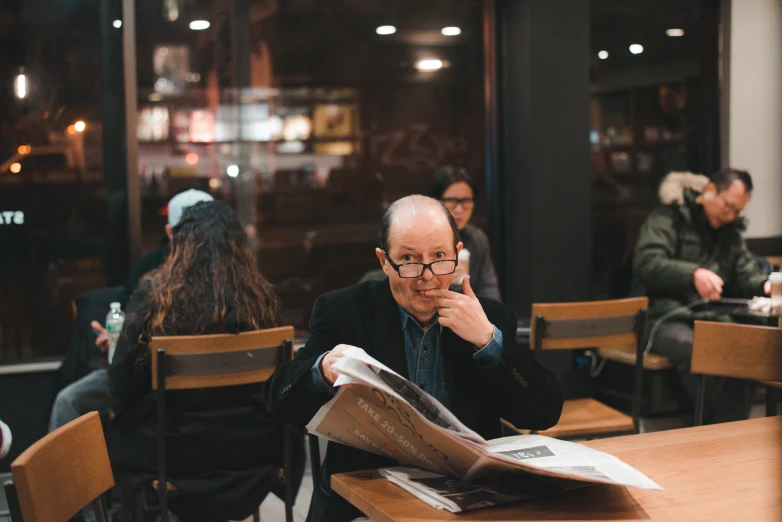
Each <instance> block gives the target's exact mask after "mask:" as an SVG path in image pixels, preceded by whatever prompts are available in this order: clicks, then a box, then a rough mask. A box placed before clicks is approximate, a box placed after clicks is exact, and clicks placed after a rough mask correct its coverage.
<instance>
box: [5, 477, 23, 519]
mask: <svg viewBox="0 0 782 522" xmlns="http://www.w3.org/2000/svg"><path fill="white" fill-rule="evenodd" d="M4 489H5V498H6V501H7V502H8V514H9V515H11V522H22V508H21V507H20V506H19V497H18V496H17V494H16V486H14V483H13V482H10V481H9V482H6V483H5V485H4Z"/></svg>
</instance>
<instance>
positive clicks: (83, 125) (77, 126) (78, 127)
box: [73, 120, 87, 132]
mask: <svg viewBox="0 0 782 522" xmlns="http://www.w3.org/2000/svg"><path fill="white" fill-rule="evenodd" d="M73 128H74V129H76V132H84V129H86V128H87V124H86V123H84V122H83V121H81V120H79V121H77V122H76V123H74V124H73Z"/></svg>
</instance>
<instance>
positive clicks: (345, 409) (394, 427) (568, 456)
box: [307, 347, 662, 490]
mask: <svg viewBox="0 0 782 522" xmlns="http://www.w3.org/2000/svg"><path fill="white" fill-rule="evenodd" d="M334 371H335V372H336V373H337V374H338V375H339V378H338V379H337V382H336V383H335V385H336V386H338V387H339V390H338V391H337V393H336V395H335V396H334V397H333V398H332V399H331V400H330V401H329V402H328V403H326V404H324V405H323V406H322V407H321V409H320V410H319V411H318V412H317V414H315V416H314V417H313V418H312V420H311V421H310V422H309V424H308V425H307V429H308V431H309V432H310V433H314V434H316V435H318V436H320V437H324V438H327V439H329V440H332V441H335V442H338V443H341V444H346V445H348V446H352V447H355V448H358V449H361V450H364V451H369V452H371V453H376V454H378V455H383V456H386V457H390V458H392V459H395V460H397V461H400V462H403V463H405V464H410V465H413V466H417V467H420V468H424V469H426V470H429V471H432V472H435V473H438V474H441V475H450V476H455V477H459V478H461V479H464V480H467V481H471V482H476V481H483V480H490V479H491V478H492V477H497V476H507V475H516V474H534V475H538V476H543V477H550V478H558V479H568V480H575V481H580V482H587V483H604V484H612V485H617V486H631V487H637V488H643V489H656V490H661V489H662V488H661V487H660V486H658V485H657V484H656V483H655V482H653V481H652V480H650V479H649V478H648V477H646V476H645V475H644V474H642V473H641V472H639V471H637V470H636V469H634V468H632V467H630V466H628V465H627V464H625V463H624V462H622V461H621V460H619V459H618V458H616V457H614V456H612V455H609V454H607V453H603V452H600V451H597V450H593V449H591V448H588V447H586V446H582V445H581V444H576V443H573V442H566V441H561V440H557V439H553V438H550V437H544V436H542V435H518V436H514V437H504V438H500V439H494V440H491V441H486V440H484V439H483V438H482V437H481V436H480V435H479V434H477V433H475V432H474V431H472V430H471V429H469V428H468V427H467V426H465V425H464V424H462V423H461V422H460V421H459V419H457V418H456V417H455V416H454V415H453V414H452V413H451V412H450V411H448V409H447V408H445V407H444V406H443V405H442V404H440V403H439V402H438V401H437V400H436V399H435V398H434V397H432V396H430V395H428V394H427V393H426V392H424V391H423V390H421V389H420V388H419V387H418V386H416V385H415V384H413V383H411V382H410V381H408V380H407V379H405V378H404V377H402V376H400V375H399V374H397V373H396V372H394V371H393V370H391V369H390V368H388V367H387V366H385V365H384V364H382V363H381V362H379V361H377V360H375V359H373V358H372V357H370V356H369V355H368V354H367V353H366V352H364V351H363V350H362V349H360V348H356V347H351V348H350V349H348V351H347V352H346V353H345V355H344V356H343V357H342V358H341V359H340V360H339V361H338V362H337V363H336V364H335V365H334Z"/></svg>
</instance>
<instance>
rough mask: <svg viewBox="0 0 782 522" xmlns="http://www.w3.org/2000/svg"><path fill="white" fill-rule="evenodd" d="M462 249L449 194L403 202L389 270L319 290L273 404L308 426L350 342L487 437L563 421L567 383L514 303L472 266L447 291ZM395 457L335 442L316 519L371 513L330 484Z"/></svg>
mask: <svg viewBox="0 0 782 522" xmlns="http://www.w3.org/2000/svg"><path fill="white" fill-rule="evenodd" d="M461 249H462V243H461V242H460V241H459V232H458V229H457V226H456V222H455V221H454V219H453V217H452V216H451V214H450V213H449V212H448V210H447V209H446V208H445V207H444V206H443V205H442V203H440V202H439V201H437V200H435V199H432V198H428V197H425V196H408V197H406V198H403V199H400V200H398V201H396V202H395V203H393V204H392V205H391V206H390V207H389V209H388V211H387V212H386V214H385V215H384V216H383V219H382V221H381V225H380V248H377V249H376V250H375V255H376V256H377V259H378V261H379V262H380V266H381V267H382V269H383V271H384V272H385V273H386V275H387V276H388V278H387V279H384V280H382V281H370V282H366V283H361V284H359V285H356V286H353V287H350V288H344V289H341V290H336V291H333V292H329V293H327V294H324V295H322V296H320V297H319V298H318V299H317V301H315V305H314V306H313V311H312V317H311V319H310V334H311V336H310V339H309V340H308V341H307V344H306V345H305V346H304V347H303V348H302V349H301V350H299V352H298V353H297V354H296V358H295V359H294V360H293V361H291V362H289V363H287V364H283V365H281V366H280V367H279V368H278V369H277V371H276V372H275V373H274V375H273V376H272V377H271V378H270V379H269V381H267V386H266V389H265V391H264V397H265V400H266V404H267V407H268V408H269V410H270V411H271V412H273V413H276V414H278V415H280V416H281V417H282V418H284V419H285V420H286V421H287V422H290V423H291V424H293V425H295V426H300V427H303V426H304V425H305V424H306V423H307V422H308V421H309V420H310V419H311V418H312V417H313V415H314V414H315V413H316V412H317V411H318V409H319V408H320V407H321V406H322V405H323V404H325V403H326V402H327V401H328V400H330V399H331V398H332V397H333V395H334V393H335V389H334V387H333V384H334V381H335V380H336V378H337V374H336V373H335V372H334V370H333V367H334V364H335V363H336V362H337V361H338V360H339V359H340V358H341V357H342V355H343V353H344V351H345V349H346V348H347V346H346V345H351V346H357V347H359V348H363V349H364V350H365V351H366V352H367V353H369V355H371V356H372V357H374V358H375V359H377V360H379V361H381V362H382V363H384V364H386V365H387V366H389V367H390V368H392V369H393V370H395V371H396V372H398V373H399V374H400V375H403V376H407V377H408V379H409V380H410V381H412V382H414V383H415V384H417V385H418V386H419V387H421V388H422V389H423V390H424V391H426V392H428V393H429V394H431V395H433V396H434V397H435V398H437V399H438V400H439V401H440V402H441V403H443V404H444V405H445V406H446V407H447V408H448V409H450V410H451V411H452V412H453V413H454V415H456V416H457V417H458V418H459V419H460V420H461V421H462V422H463V423H464V424H466V425H467V426H468V427H470V428H471V429H473V430H475V431H476V432H478V433H479V434H481V435H482V436H483V437H485V438H487V439H490V438H495V437H499V436H500V418H501V417H502V418H504V419H507V420H508V421H510V422H511V423H513V424H514V425H515V426H518V427H521V428H528V429H538V430H542V429H546V428H549V427H551V426H553V425H554V424H556V423H557V421H558V420H559V415H560V413H561V410H562V395H561V392H560V388H559V384H558V383H557V381H556V379H555V378H554V376H553V375H552V374H551V373H550V372H548V371H546V370H545V369H544V368H543V367H542V366H540V364H538V363H537V362H536V361H535V360H534V359H533V358H532V356H531V354H530V352H529V350H528V349H527V348H525V347H522V346H519V345H518V344H517V343H516V340H515V336H516V314H515V313H514V312H513V310H511V309H510V308H508V307H506V306H505V305H503V304H501V303H499V302H497V301H493V300H491V299H484V298H479V297H476V296H475V294H474V293H473V291H472V289H471V287H470V278H469V277H466V278H465V279H464V281H463V283H462V292H463V293H459V292H453V291H450V290H449V285H450V283H451V279H452V278H453V275H454V272H455V271H456V267H457V259H458V258H457V256H458V253H459V251H460V250H461ZM392 465H396V462H395V461H394V460H392V459H389V458H386V457H380V456H378V455H374V454H371V453H367V452H364V451H361V450H358V449H355V448H351V447H349V446H345V445H341V444H336V443H333V442H332V443H329V447H328V451H327V453H326V460H325V462H324V465H323V468H322V473H321V477H320V481H319V487H318V488H316V490H315V491H314V493H313V498H312V503H311V504H310V512H309V515H308V516H307V520H308V521H311V522H312V521H329V522H332V521H349V520H353V519H354V518H356V517H359V516H361V514H360V512H359V511H358V510H356V509H355V508H354V507H352V506H351V505H350V504H349V503H348V502H347V501H345V500H343V499H342V498H341V497H340V496H339V495H337V494H336V493H334V492H332V491H331V488H330V487H329V483H330V477H331V474H332V473H340V472H345V471H353V470H359V469H367V468H377V467H384V466H392Z"/></svg>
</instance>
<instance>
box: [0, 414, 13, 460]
mask: <svg viewBox="0 0 782 522" xmlns="http://www.w3.org/2000/svg"><path fill="white" fill-rule="evenodd" d="M9 451H11V428H9V427H8V424H6V423H4V422H3V421H1V420H0V459H2V458H3V457H5V456H6V455H8V452H9Z"/></svg>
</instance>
